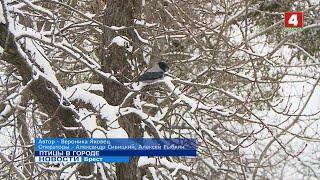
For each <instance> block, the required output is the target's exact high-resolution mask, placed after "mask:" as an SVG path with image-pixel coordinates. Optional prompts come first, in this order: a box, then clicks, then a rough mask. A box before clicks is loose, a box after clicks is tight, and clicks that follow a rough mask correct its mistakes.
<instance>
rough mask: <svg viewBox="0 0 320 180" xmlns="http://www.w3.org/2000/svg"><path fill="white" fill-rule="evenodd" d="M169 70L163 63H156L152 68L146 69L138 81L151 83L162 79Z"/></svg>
mask: <svg viewBox="0 0 320 180" xmlns="http://www.w3.org/2000/svg"><path fill="white" fill-rule="evenodd" d="M168 69H169V67H168V65H167V64H166V63H164V62H158V63H156V64H155V65H154V66H153V67H152V68H150V69H148V70H147V71H146V72H145V73H144V74H142V75H141V76H140V77H139V78H138V81H140V82H143V81H145V82H150V81H151V82H152V81H156V80H158V79H161V78H163V77H164V73H165V72H166V71H167V70H168Z"/></svg>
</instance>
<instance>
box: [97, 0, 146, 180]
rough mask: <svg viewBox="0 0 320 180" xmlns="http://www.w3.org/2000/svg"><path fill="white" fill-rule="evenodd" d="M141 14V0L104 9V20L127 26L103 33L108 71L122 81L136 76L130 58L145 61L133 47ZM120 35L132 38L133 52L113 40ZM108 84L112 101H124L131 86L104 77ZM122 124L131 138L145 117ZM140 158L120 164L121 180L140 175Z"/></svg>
mask: <svg viewBox="0 0 320 180" xmlns="http://www.w3.org/2000/svg"><path fill="white" fill-rule="evenodd" d="M135 14H137V15H138V16H139V14H140V4H139V3H138V2H137V1H133V0H130V1H127V0H110V1H108V2H107V8H106V9H105V12H104V19H103V21H104V24H105V25H107V26H117V27H122V26H125V27H126V28H125V29H123V30H119V31H117V32H115V31H114V30H110V29H108V28H105V29H104V33H103V36H102V40H103V46H102V47H101V51H100V59H101V61H102V67H103V70H104V72H109V73H114V74H115V75H116V77H117V79H118V80H119V81H120V82H128V80H131V79H132V78H133V76H132V74H133V72H132V70H131V66H130V64H129V62H130V61H138V62H139V63H140V64H141V63H142V62H141V61H142V60H141V58H140V57H138V56H135V55H133V53H132V52H133V51H134V50H135V47H137V44H139V42H138V39H137V37H136V36H135V33H134V31H133V29H132V27H133V20H134V18H135V17H134V16H135ZM116 36H121V37H124V38H128V41H129V42H130V45H131V46H133V51H132V52H129V51H128V50H127V49H126V48H125V47H120V46H118V45H116V44H111V45H110V43H111V42H112V39H113V38H114V37H116ZM102 83H103V87H104V98H105V99H106V100H107V101H108V103H110V104H111V105H120V104H121V103H122V101H123V100H124V98H125V97H126V95H127V94H128V90H127V89H125V88H124V87H123V86H121V85H119V84H117V83H114V82H112V81H110V80H105V79H103V80H102ZM132 105H133V101H132V100H131V101H129V102H128V103H127V104H125V105H124V106H132ZM119 124H120V126H121V127H122V128H123V129H124V130H125V131H126V132H127V134H128V136H129V137H131V138H134V137H142V135H143V130H142V128H141V119H140V118H139V117H137V116H135V115H132V114H131V115H127V116H125V117H121V119H119ZM137 162H138V158H137V157H132V158H130V162H129V163H128V164H125V163H118V164H116V175H117V179H119V180H134V179H138V178H139V177H138V175H137V174H139V173H137V172H138V167H137Z"/></svg>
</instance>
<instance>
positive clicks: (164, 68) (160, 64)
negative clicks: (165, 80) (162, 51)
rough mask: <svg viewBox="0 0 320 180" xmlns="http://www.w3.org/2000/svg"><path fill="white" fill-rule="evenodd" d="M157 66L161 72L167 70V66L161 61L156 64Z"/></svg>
mask: <svg viewBox="0 0 320 180" xmlns="http://www.w3.org/2000/svg"><path fill="white" fill-rule="evenodd" d="M158 65H159V67H160V68H161V69H162V70H163V72H167V71H168V70H169V66H168V65H167V64H166V63H165V62H163V61H160V62H158Z"/></svg>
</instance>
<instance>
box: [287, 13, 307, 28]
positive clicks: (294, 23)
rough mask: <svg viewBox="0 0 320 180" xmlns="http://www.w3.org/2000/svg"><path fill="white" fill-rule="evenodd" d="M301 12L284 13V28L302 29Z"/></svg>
mask: <svg viewBox="0 0 320 180" xmlns="http://www.w3.org/2000/svg"><path fill="white" fill-rule="evenodd" d="M302 26H303V12H285V13H284V27H302Z"/></svg>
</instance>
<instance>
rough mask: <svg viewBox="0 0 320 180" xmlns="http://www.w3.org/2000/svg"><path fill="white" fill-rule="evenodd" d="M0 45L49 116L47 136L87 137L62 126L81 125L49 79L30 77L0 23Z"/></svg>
mask: <svg viewBox="0 0 320 180" xmlns="http://www.w3.org/2000/svg"><path fill="white" fill-rule="evenodd" d="M0 32H1V33H0V34H1V35H0V46H2V47H5V50H4V54H3V57H2V59H4V60H5V61H7V62H8V63H10V64H12V65H13V66H14V67H15V68H16V69H17V70H18V72H19V74H20V75H21V77H22V78H23V83H24V84H27V83H29V84H28V88H29V91H30V92H31V94H32V97H33V98H34V99H35V100H36V101H37V103H38V104H39V105H40V106H41V107H42V108H43V109H44V110H45V111H46V112H47V113H48V115H49V116H50V117H51V120H50V125H49V126H47V128H48V130H50V132H49V133H48V134H47V135H46V136H47V137H55V138H57V137H65V136H66V137H88V136H87V134H86V132H85V131H84V130H79V131H66V130H64V129H63V128H62V127H63V126H64V127H81V124H80V123H78V122H77V121H76V119H75V117H74V115H75V114H74V112H73V111H72V110H70V109H68V108H67V107H65V106H61V105H60V97H59V96H58V95H57V94H56V93H55V92H54V90H53V87H52V85H51V83H50V82H49V81H47V80H46V79H45V78H43V77H41V76H40V77H38V79H32V77H33V74H32V73H33V72H32V67H31V66H30V65H29V64H28V63H27V61H26V60H25V59H24V57H23V56H22V55H21V54H20V53H19V51H18V47H17V45H16V43H15V41H14V37H13V35H12V34H11V33H10V32H9V31H8V26H6V25H4V24H1V23H0ZM80 169H81V170H80V172H81V174H82V175H90V174H91V169H92V166H91V165H89V166H88V165H82V166H80Z"/></svg>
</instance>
